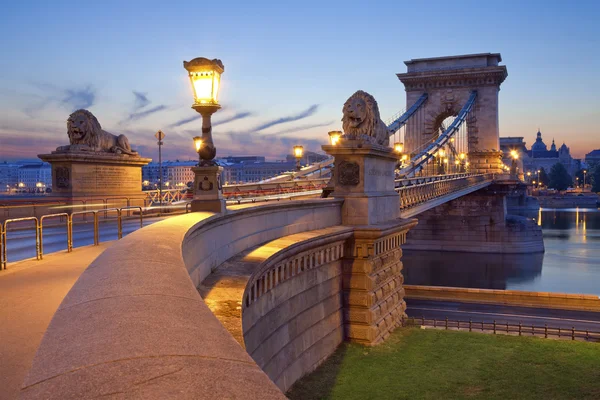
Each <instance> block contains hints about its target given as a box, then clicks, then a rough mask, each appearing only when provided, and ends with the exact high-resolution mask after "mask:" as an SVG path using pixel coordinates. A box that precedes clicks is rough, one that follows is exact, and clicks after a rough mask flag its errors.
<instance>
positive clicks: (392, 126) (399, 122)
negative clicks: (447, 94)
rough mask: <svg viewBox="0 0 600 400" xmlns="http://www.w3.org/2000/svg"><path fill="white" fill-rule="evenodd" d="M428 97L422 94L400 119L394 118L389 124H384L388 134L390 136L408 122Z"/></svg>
mask: <svg viewBox="0 0 600 400" xmlns="http://www.w3.org/2000/svg"><path fill="white" fill-rule="evenodd" d="M428 97H429V95H428V94H427V93H423V94H422V95H421V97H419V98H418V99H417V101H415V104H413V105H412V106H410V108H409V109H408V110H406V112H404V113H403V114H402V115H401V116H400V117H398V118H395V119H394V120H393V121H392V122H391V123H388V124H386V125H387V128H388V130H389V132H390V136H391V135H393V134H394V133H396V132H397V131H398V129H400V128H402V127H403V126H404V125H406V123H407V122H408V120H409V118H410V117H412V116H413V115H414V113H416V112H417V110H418V109H419V108H420V107H421V106H422V105H423V103H425V101H426V100H427V98H428Z"/></svg>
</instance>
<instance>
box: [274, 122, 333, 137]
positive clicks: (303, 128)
mask: <svg viewBox="0 0 600 400" xmlns="http://www.w3.org/2000/svg"><path fill="white" fill-rule="evenodd" d="M334 122H335V121H328V122H323V123H320V124H309V125H300V126H297V127H295V128H288V129H284V130H282V131H277V132H269V133H265V134H264V135H263V136H275V135H283V134H284V133H292V132H300V131H306V130H309V129H313V128H320V127H323V126H329V125H331V124H333V123H334Z"/></svg>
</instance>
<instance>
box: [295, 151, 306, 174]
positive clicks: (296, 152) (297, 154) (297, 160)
mask: <svg viewBox="0 0 600 400" xmlns="http://www.w3.org/2000/svg"><path fill="white" fill-rule="evenodd" d="M303 154H304V147H302V146H300V145H296V146H294V157H296V169H297V170H298V171H300V168H302V167H300V159H301V158H302V155H303Z"/></svg>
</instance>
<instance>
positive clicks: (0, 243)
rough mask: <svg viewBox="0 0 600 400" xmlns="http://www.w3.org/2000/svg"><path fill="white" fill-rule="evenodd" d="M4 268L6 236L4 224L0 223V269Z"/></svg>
mask: <svg viewBox="0 0 600 400" xmlns="http://www.w3.org/2000/svg"><path fill="white" fill-rule="evenodd" d="M3 269H6V237H5V235H4V226H3V224H0V271H1V270H3Z"/></svg>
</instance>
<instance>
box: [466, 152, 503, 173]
mask: <svg viewBox="0 0 600 400" xmlns="http://www.w3.org/2000/svg"><path fill="white" fill-rule="evenodd" d="M503 155H504V153H503V152H501V151H495V150H489V151H470V152H469V172H475V173H479V174H486V173H494V174H501V173H503V170H502V156H503Z"/></svg>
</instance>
